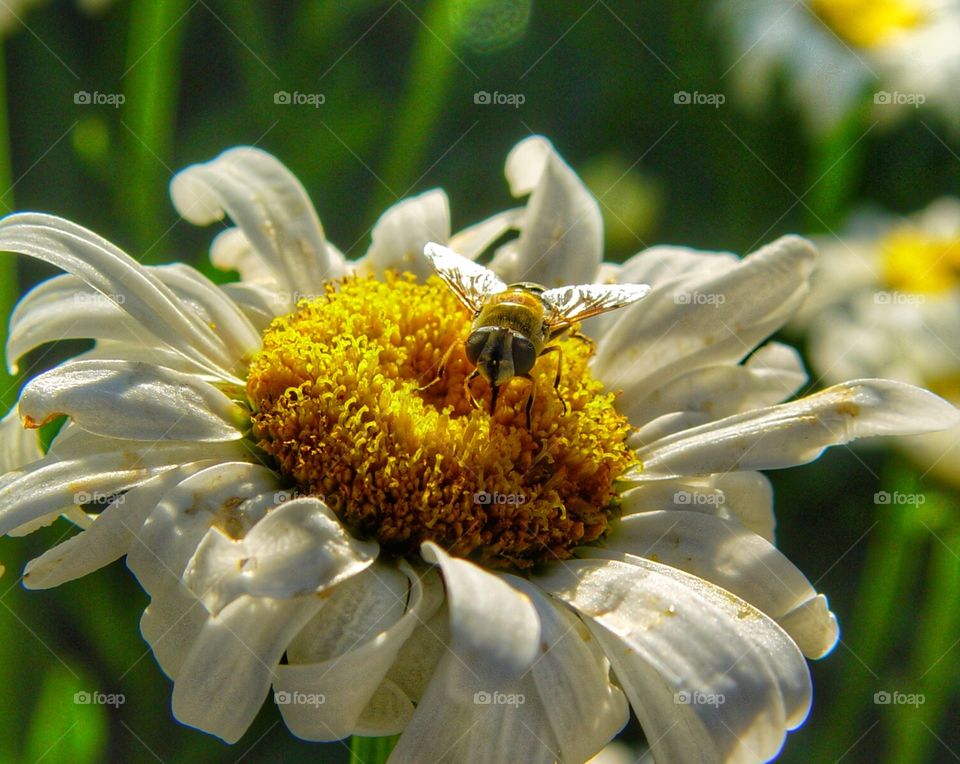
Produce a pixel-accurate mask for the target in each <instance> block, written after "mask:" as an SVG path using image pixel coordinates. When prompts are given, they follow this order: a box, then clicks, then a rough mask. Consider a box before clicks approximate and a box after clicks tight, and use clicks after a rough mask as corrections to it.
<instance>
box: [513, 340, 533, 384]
mask: <svg viewBox="0 0 960 764" xmlns="http://www.w3.org/2000/svg"><path fill="white" fill-rule="evenodd" d="M510 351H511V354H512V355H513V372H514V374H528V373H529V372H530V369H532V368H533V365H534V364H535V363H536V362H537V351H536V348H534V346H533V343H532V342H531V341H530V340H528V339H527V338H526V337H521V336H520V335H519V334H514V335H513V341H512V342H511V344H510Z"/></svg>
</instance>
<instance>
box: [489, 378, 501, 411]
mask: <svg viewBox="0 0 960 764" xmlns="http://www.w3.org/2000/svg"><path fill="white" fill-rule="evenodd" d="M499 395H500V387H499V386H498V385H494V384H492V383H491V385H490V416H493V412H494V411H496V410H497V397H498V396H499Z"/></svg>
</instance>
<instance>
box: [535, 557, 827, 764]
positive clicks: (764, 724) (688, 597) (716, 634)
mask: <svg viewBox="0 0 960 764" xmlns="http://www.w3.org/2000/svg"><path fill="white" fill-rule="evenodd" d="M534 580H535V582H536V583H537V584H539V585H541V586H543V587H544V588H545V589H547V591H549V592H550V593H552V594H554V595H555V596H557V597H559V598H560V599H562V600H564V601H565V602H568V603H569V604H570V605H571V606H572V607H574V608H575V609H576V610H578V611H579V612H580V613H581V614H582V615H583V616H584V617H586V618H589V619H592V622H591V621H588V622H587V623H588V626H590V628H591V631H592V632H593V634H594V636H595V637H596V638H597V639H598V641H599V642H600V645H601V647H603V649H604V652H605V653H606V654H607V656H608V657H609V658H610V661H611V663H612V664H613V668H614V671H615V672H616V674H617V678H618V679H619V681H620V684H621V685H622V686H623V688H624V690H625V691H626V693H627V695H628V697H629V698H630V702H631V705H632V706H633V708H634V710H635V711H636V713H637V716H638V717H639V719H640V723H641V725H642V726H643V727H644V731H645V733H646V736H647V739H648V740H649V741H650V745H651V748H652V749H653V752H654V756H656V757H657V759H658V760H659V759H661V758H662V759H663V760H664V761H684V762H686V761H703V762H708V761H732V762H741V761H742V762H746V761H751V762H753V761H766V760H767V759H769V758H772V757H773V756H774V755H775V754H776V753H777V752H778V751H779V749H780V747H781V745H782V743H783V740H784V737H785V734H786V730H787V729H792V728H793V727H796V726H797V725H799V724H800V723H802V721H803V719H804V718H805V717H806V715H807V712H808V710H809V706H810V700H811V687H810V675H809V672H808V671H807V666H806V662H805V661H804V660H803V656H802V655H801V654H800V651H799V650H798V649H797V647H796V645H794V643H793V642H792V641H791V640H790V639H789V638H788V637H787V635H786V634H785V633H784V632H783V631H782V630H781V629H780V628H779V627H778V626H777V625H776V624H775V623H774V622H773V621H771V620H770V619H769V618H767V617H766V616H764V615H763V614H762V613H760V611H758V610H756V609H755V608H753V607H751V606H750V605H748V604H747V603H746V602H744V601H743V600H740V599H739V598H737V597H735V596H733V595H731V594H729V593H728V592H725V591H723V590H722V589H719V588H717V587H714V586H712V585H711V584H708V583H706V582H705V581H701V580H700V579H697V578H695V577H693V576H689V575H687V574H685V573H681V572H679V571H676V570H674V569H672V568H670V567H668V566H666V565H659V564H657V563H654V562H651V561H649V560H642V559H640V558H633V559H632V560H631V561H630V562H629V563H627V562H624V561H618V560H604V561H600V560H574V561H570V562H566V563H563V564H562V565H561V564H557V565H552V566H550V568H549V571H548V572H546V573H544V574H543V575H538V576H536V577H535V579H534Z"/></svg>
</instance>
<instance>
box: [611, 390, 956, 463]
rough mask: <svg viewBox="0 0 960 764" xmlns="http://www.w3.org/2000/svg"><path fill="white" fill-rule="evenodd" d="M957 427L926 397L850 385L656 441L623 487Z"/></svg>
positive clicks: (942, 404)
mask: <svg viewBox="0 0 960 764" xmlns="http://www.w3.org/2000/svg"><path fill="white" fill-rule="evenodd" d="M958 420H960V411H958V410H957V409H956V408H954V407H953V406H952V405H950V404H949V403H947V402H946V401H944V400H943V399H942V398H939V397H937V396H936V395H934V394H933V393H930V392H927V391H926V390H922V389H920V388H918V387H913V386H912V385H907V384H904V383H902V382H892V381H889V380H879V379H864V380H855V381H852V382H847V383H845V384H842V385H835V386H834V387H830V388H827V389H826V390H824V391H822V392H820V393H816V394H814V395H810V396H807V397H806V398H801V399H800V400H798V401H794V402H792V403H782V404H779V405H777V406H768V407H767V408H763V409H756V410H753V411H748V412H746V413H743V414H737V415H735V416H730V417H726V418H725V419H720V420H717V421H716V422H710V423H708V424H705V425H702V426H700V427H695V428H693V429H691V430H687V431H685V432H680V433H677V434H675V435H670V436H668V437H666V438H662V439H661V440H658V441H656V442H655V443H651V444H649V445H648V446H644V447H643V448H641V449H639V450H638V451H637V456H638V458H639V459H640V461H641V462H642V468H638V469H635V470H633V471H632V472H630V473H628V474H627V475H625V476H624V479H625V480H648V479H663V478H672V477H680V476H682V475H703V474H708V473H715V472H728V471H730V470H758V469H777V468H780V467H789V466H793V465H796V464H804V463H806V462H809V461H811V460H813V459H816V458H817V456H819V455H820V453H821V452H822V451H823V450H824V449H825V448H827V447H828V446H832V445H838V444H841V443H849V442H850V441H851V440H854V439H856V438H865V437H870V436H874V435H912V434H918V433H922V432H933V431H937V430H943V429H946V428H947V427H950V426H951V425H952V424H954V423H956V422H957V421H958Z"/></svg>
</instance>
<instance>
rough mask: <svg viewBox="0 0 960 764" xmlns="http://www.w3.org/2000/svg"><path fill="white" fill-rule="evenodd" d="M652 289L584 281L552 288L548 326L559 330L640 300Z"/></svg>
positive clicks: (548, 293)
mask: <svg viewBox="0 0 960 764" xmlns="http://www.w3.org/2000/svg"><path fill="white" fill-rule="evenodd" d="M649 291H650V286H649V284H580V285H578V286H565V287H558V288H556V289H548V290H547V291H546V292H544V293H543V294H542V295H540V296H541V298H543V301H544V302H545V303H546V304H547V308H548V312H547V318H546V323H547V327H548V328H550V329H552V330H556V329H561V328H563V327H565V326H569V325H570V324H573V323H576V322H577V321H582V320H583V319H585V318H590V317H591V316H598V315H600V314H601V313H606V312H607V311H610V310H616V309H617V308H622V307H624V306H625V305H629V304H630V303H632V302H636V301H637V300H639V299H640V298H642V297H645V296H646V295H647V292H649Z"/></svg>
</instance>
